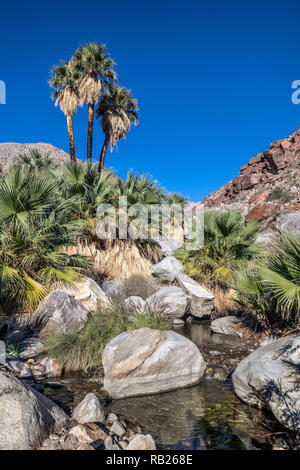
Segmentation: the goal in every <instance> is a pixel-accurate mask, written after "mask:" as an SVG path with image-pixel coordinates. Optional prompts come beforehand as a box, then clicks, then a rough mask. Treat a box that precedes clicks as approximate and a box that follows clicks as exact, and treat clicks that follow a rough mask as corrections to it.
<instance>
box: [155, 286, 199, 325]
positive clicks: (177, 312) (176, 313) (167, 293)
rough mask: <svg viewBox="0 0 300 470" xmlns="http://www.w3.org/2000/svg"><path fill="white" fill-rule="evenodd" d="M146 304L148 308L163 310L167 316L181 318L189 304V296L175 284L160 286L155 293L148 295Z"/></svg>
mask: <svg viewBox="0 0 300 470" xmlns="http://www.w3.org/2000/svg"><path fill="white" fill-rule="evenodd" d="M146 305H147V306H148V307H149V309H155V307H157V309H158V310H159V311H160V310H163V313H164V315H165V316H166V317H167V318H170V319H172V320H173V319H175V318H182V317H183V316H184V315H185V313H186V312H187V310H188V308H189V305H190V297H188V296H187V295H186V293H185V292H184V291H183V290H182V289H181V288H180V287H176V286H170V287H162V288H161V289H159V290H158V291H157V292H155V294H153V295H151V297H148V299H147V300H146Z"/></svg>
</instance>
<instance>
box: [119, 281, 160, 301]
mask: <svg viewBox="0 0 300 470" xmlns="http://www.w3.org/2000/svg"><path fill="white" fill-rule="evenodd" d="M158 290H159V284H158V282H157V281H156V280H154V279H152V278H151V277H146V276H138V275H135V276H131V277H129V278H127V279H125V280H124V281H123V283H122V290H121V296H122V297H123V298H124V299H127V298H128V297H131V296H132V295H136V296H138V297H141V298H142V299H144V300H146V299H147V298H148V297H150V296H151V295H152V294H155V292H157V291H158Z"/></svg>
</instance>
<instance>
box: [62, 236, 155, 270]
mask: <svg viewBox="0 0 300 470" xmlns="http://www.w3.org/2000/svg"><path fill="white" fill-rule="evenodd" d="M70 250H72V253H76V254H80V255H83V256H86V257H87V258H89V259H90V260H91V261H92V262H93V267H94V270H95V271H96V272H100V273H102V274H104V275H105V276H106V277H107V278H110V279H119V278H122V279H126V278H129V277H131V276H135V275H140V276H150V274H151V268H152V266H153V264H156V263H158V262H159V261H160V259H161V249H160V247H159V245H158V244H157V243H156V242H154V241H151V240H145V241H144V242H142V241H141V242H140V243H137V241H136V240H131V239H126V240H118V239H116V240H105V241H100V240H89V239H88V237H87V238H86V239H82V240H80V242H79V243H78V244H77V246H76V248H75V251H74V248H73V247H71V248H67V252H68V254H71V253H70V252H69V251H70Z"/></svg>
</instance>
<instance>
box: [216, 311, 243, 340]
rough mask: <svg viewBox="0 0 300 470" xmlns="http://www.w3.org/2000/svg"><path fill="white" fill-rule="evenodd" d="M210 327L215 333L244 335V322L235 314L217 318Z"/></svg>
mask: <svg viewBox="0 0 300 470" xmlns="http://www.w3.org/2000/svg"><path fill="white" fill-rule="evenodd" d="M210 329H211V331H213V332H214V333H220V334H223V335H231V336H239V337H240V338H242V337H243V323H242V322H241V319H240V318H238V317H235V316H233V315H230V316H228V317H221V318H216V319H215V320H213V321H212V322H211V324H210Z"/></svg>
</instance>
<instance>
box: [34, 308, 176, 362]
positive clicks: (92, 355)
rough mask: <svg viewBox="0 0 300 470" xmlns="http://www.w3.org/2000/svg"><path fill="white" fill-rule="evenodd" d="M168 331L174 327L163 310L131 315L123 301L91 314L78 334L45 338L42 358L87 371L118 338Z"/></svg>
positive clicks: (99, 360)
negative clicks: (130, 333)
mask: <svg viewBox="0 0 300 470" xmlns="http://www.w3.org/2000/svg"><path fill="white" fill-rule="evenodd" d="M143 327H148V328H153V329H159V330H167V329H170V328H171V324H170V323H169V321H168V320H166V319H165V317H164V316H163V314H162V312H161V311H157V310H154V309H148V310H147V311H146V312H145V313H142V312H139V311H136V312H134V313H130V312H129V311H128V309H127V307H126V305H125V303H124V302H123V301H121V300H115V301H114V303H113V304H112V305H111V306H110V307H109V308H107V309H105V310H98V311H97V312H95V313H93V314H91V315H90V317H89V320H88V321H87V323H86V325H85V326H84V328H83V329H82V330H81V331H79V332H78V333H72V334H50V335H47V336H46V337H44V338H43V343H44V346H45V348H44V351H43V354H42V355H43V356H48V357H51V358H56V359H57V360H58V361H59V362H60V363H61V364H63V365H64V367H65V370H66V371H68V370H69V371H70V370H72V371H74V370H86V369H87V368H93V367H96V366H99V365H100V364H101V357H102V352H103V350H104V348H105V346H106V344H107V343H108V342H109V341H110V340H111V339H112V338H114V337H115V336H118V335H119V334H120V333H123V332H124V331H128V330H135V329H138V328H143Z"/></svg>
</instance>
